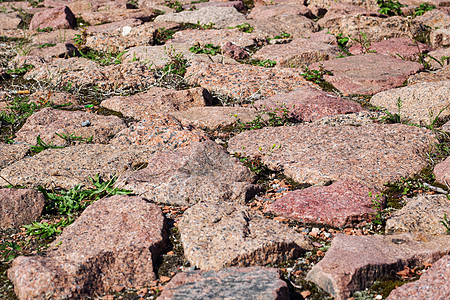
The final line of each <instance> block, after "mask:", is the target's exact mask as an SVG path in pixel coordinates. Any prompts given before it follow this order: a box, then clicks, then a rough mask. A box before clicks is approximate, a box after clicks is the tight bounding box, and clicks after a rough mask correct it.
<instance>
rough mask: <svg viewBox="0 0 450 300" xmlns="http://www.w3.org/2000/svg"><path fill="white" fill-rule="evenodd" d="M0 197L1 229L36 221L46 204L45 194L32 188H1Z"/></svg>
mask: <svg viewBox="0 0 450 300" xmlns="http://www.w3.org/2000/svg"><path fill="white" fill-rule="evenodd" d="M0 199H1V201H0V229H5V228H9V227H15V228H18V227H20V226H21V225H25V224H29V223H31V222H33V221H35V220H36V219H37V218H39V216H40V215H41V213H42V209H43V208H44V204H45V198H44V196H43V195H42V194H41V193H39V192H38V191H36V190H32V189H12V188H8V189H0Z"/></svg>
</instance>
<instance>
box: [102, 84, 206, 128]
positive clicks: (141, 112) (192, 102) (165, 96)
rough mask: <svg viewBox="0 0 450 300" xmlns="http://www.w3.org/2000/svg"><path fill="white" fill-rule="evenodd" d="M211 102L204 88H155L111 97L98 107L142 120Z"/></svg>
mask: <svg viewBox="0 0 450 300" xmlns="http://www.w3.org/2000/svg"><path fill="white" fill-rule="evenodd" d="M211 102H212V98H211V95H210V94H209V93H208V91H207V90H206V89H204V88H192V89H189V90H182V91H177V90H172V89H165V88H159V87H155V88H151V89H150V90H148V91H147V92H145V93H139V94H135V95H132V96H116V97H112V98H109V99H106V100H104V101H102V102H101V103H100V105H101V106H102V107H105V108H108V109H111V110H114V111H118V112H120V113H122V114H123V115H124V116H127V117H132V118H135V119H137V120H142V119H145V118H146V117H147V116H150V115H155V114H159V113H167V112H171V111H180V110H186V109H188V108H190V107H195V106H205V105H208V104H211Z"/></svg>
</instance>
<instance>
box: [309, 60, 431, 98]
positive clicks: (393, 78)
mask: <svg viewBox="0 0 450 300" xmlns="http://www.w3.org/2000/svg"><path fill="white" fill-rule="evenodd" d="M320 66H323V67H324V68H325V70H327V71H331V72H332V73H333V75H324V78H325V80H327V81H328V82H330V83H331V84H333V85H334V86H335V87H336V88H337V89H339V90H340V91H341V92H343V93H347V94H363V95H373V94H376V93H378V92H381V91H384V90H388V89H391V88H394V87H397V86H400V85H402V84H403V82H404V81H405V80H406V79H407V78H408V76H410V75H412V74H414V73H417V72H419V71H421V70H422V69H423V66H422V65H421V64H419V63H417V62H411V61H403V60H400V59H396V58H393V57H388V56H386V55H381V54H376V53H368V54H364V55H355V56H349V57H344V58H337V59H332V60H327V61H323V62H320V63H315V64H313V65H311V69H319V68H320Z"/></svg>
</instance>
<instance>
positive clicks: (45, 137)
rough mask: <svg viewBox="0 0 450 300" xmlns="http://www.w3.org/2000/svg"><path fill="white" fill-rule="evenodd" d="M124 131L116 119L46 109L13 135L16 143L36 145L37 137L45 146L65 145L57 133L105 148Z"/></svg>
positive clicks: (64, 141)
mask: <svg viewBox="0 0 450 300" xmlns="http://www.w3.org/2000/svg"><path fill="white" fill-rule="evenodd" d="M86 121H89V124H90V125H89V126H83V125H84V124H83V122H86ZM126 127H127V126H126V125H125V123H124V122H123V120H122V119H120V118H119V117H117V116H100V115H97V114H93V113H88V112H83V111H67V110H58V109H53V108H51V107H46V108H44V109H42V110H40V111H38V112H36V113H34V114H33V115H31V116H30V117H29V118H28V119H27V121H26V122H25V124H24V125H23V126H22V128H21V129H20V130H19V131H18V132H17V133H16V139H15V140H16V141H18V142H25V143H28V144H30V145H35V144H36V138H37V136H39V135H40V137H41V139H42V141H43V142H44V143H46V144H50V143H53V145H55V146H64V145H67V140H65V139H63V138H61V137H59V136H58V135H57V133H58V134H60V135H61V134H64V135H68V136H69V135H74V136H77V137H82V138H86V139H88V138H90V137H92V142H94V143H102V144H105V143H107V142H108V141H109V140H110V139H111V138H112V137H114V135H116V134H117V133H118V132H119V131H121V130H123V129H125V128H126Z"/></svg>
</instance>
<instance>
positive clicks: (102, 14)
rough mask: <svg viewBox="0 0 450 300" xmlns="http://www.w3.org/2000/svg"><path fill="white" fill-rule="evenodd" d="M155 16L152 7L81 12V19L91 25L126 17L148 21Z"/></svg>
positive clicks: (121, 19) (116, 20)
mask: <svg viewBox="0 0 450 300" xmlns="http://www.w3.org/2000/svg"><path fill="white" fill-rule="evenodd" d="M156 16H157V14H156V12H155V10H153V9H151V8H150V9H126V8H123V9H111V10H109V11H108V10H102V11H85V12H82V13H81V17H82V18H83V20H85V21H86V22H88V23H89V24H92V25H97V24H104V23H110V22H118V21H123V20H126V19H132V18H133V19H139V20H141V21H143V22H149V21H150V20H152V19H153V18H155V17H156Z"/></svg>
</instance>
